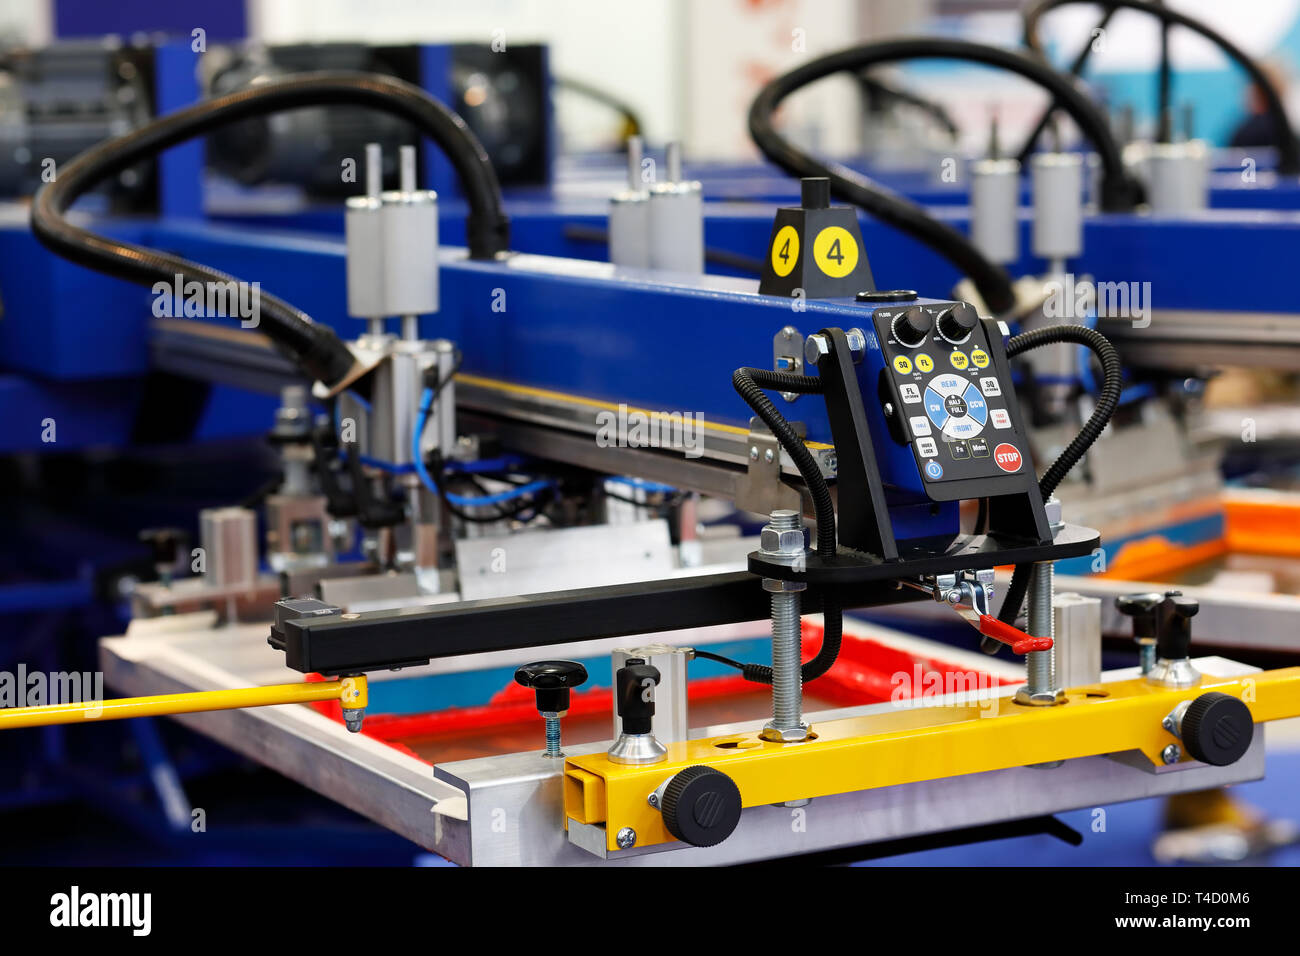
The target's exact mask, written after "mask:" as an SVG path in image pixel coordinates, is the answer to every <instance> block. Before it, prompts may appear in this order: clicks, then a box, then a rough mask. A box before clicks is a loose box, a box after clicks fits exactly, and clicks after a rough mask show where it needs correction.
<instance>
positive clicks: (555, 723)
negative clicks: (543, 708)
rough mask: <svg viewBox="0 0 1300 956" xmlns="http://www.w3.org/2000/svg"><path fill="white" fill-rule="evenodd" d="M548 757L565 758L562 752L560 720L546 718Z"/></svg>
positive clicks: (546, 754) (557, 718)
mask: <svg viewBox="0 0 1300 956" xmlns="http://www.w3.org/2000/svg"><path fill="white" fill-rule="evenodd" d="M544 756H547V757H563V756H564V753H563V752H562V751H561V750H560V718H559V717H547V718H546V753H545V754H544Z"/></svg>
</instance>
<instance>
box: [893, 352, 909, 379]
mask: <svg viewBox="0 0 1300 956" xmlns="http://www.w3.org/2000/svg"><path fill="white" fill-rule="evenodd" d="M894 371H895V372H897V373H898V374H899V375H908V374H911V371H912V360H911V359H909V358H908V357H907V356H906V355H896V356H894Z"/></svg>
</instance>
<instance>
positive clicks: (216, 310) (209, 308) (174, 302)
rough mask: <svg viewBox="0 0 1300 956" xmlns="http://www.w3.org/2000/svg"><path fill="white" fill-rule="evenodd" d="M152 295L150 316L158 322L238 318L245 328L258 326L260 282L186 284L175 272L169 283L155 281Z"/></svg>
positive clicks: (191, 281) (197, 282)
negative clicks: (162, 319)
mask: <svg viewBox="0 0 1300 956" xmlns="http://www.w3.org/2000/svg"><path fill="white" fill-rule="evenodd" d="M153 296H154V299H153V314H154V315H155V316H156V317H157V318H160V319H161V318H168V319H181V318H185V319H202V318H230V319H239V320H240V322H239V324H240V325H241V326H242V327H243V328H246V329H255V328H257V326H258V325H259V324H260V323H261V313H262V283H260V282H240V281H239V280H237V279H228V280H226V281H225V282H199V281H198V280H197V279H191V280H189V281H188V282H187V281H185V277H184V276H183V275H181V274H180V273H179V272H178V273H176V275H175V276H174V277H173V278H172V281H171V282H161V281H159V282H155V283H154V284H153Z"/></svg>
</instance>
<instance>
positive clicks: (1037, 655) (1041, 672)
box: [1025, 561, 1056, 694]
mask: <svg viewBox="0 0 1300 956" xmlns="http://www.w3.org/2000/svg"><path fill="white" fill-rule="evenodd" d="M1052 573H1053V565H1052V563H1051V562H1050V561H1043V562H1040V563H1038V564H1035V565H1034V568H1033V570H1032V571H1031V572H1030V577H1029V622H1028V629H1029V633H1030V634H1032V635H1033V636H1034V637H1050V638H1052V639H1053V640H1055V637H1056V635H1055V634H1054V633H1053V631H1054V626H1053V621H1052ZM1025 669H1026V671H1027V679H1028V683H1027V688H1026V689H1027V690H1028V692H1029V693H1030V694H1052V693H1055V692H1056V647H1055V646H1053V647H1052V649H1051V650H1050V651H1030V652H1029V653H1028V654H1026V655H1025Z"/></svg>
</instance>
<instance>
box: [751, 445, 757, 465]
mask: <svg viewBox="0 0 1300 956" xmlns="http://www.w3.org/2000/svg"><path fill="white" fill-rule="evenodd" d="M749 460H750V461H758V446H756V445H750V446H749Z"/></svg>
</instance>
